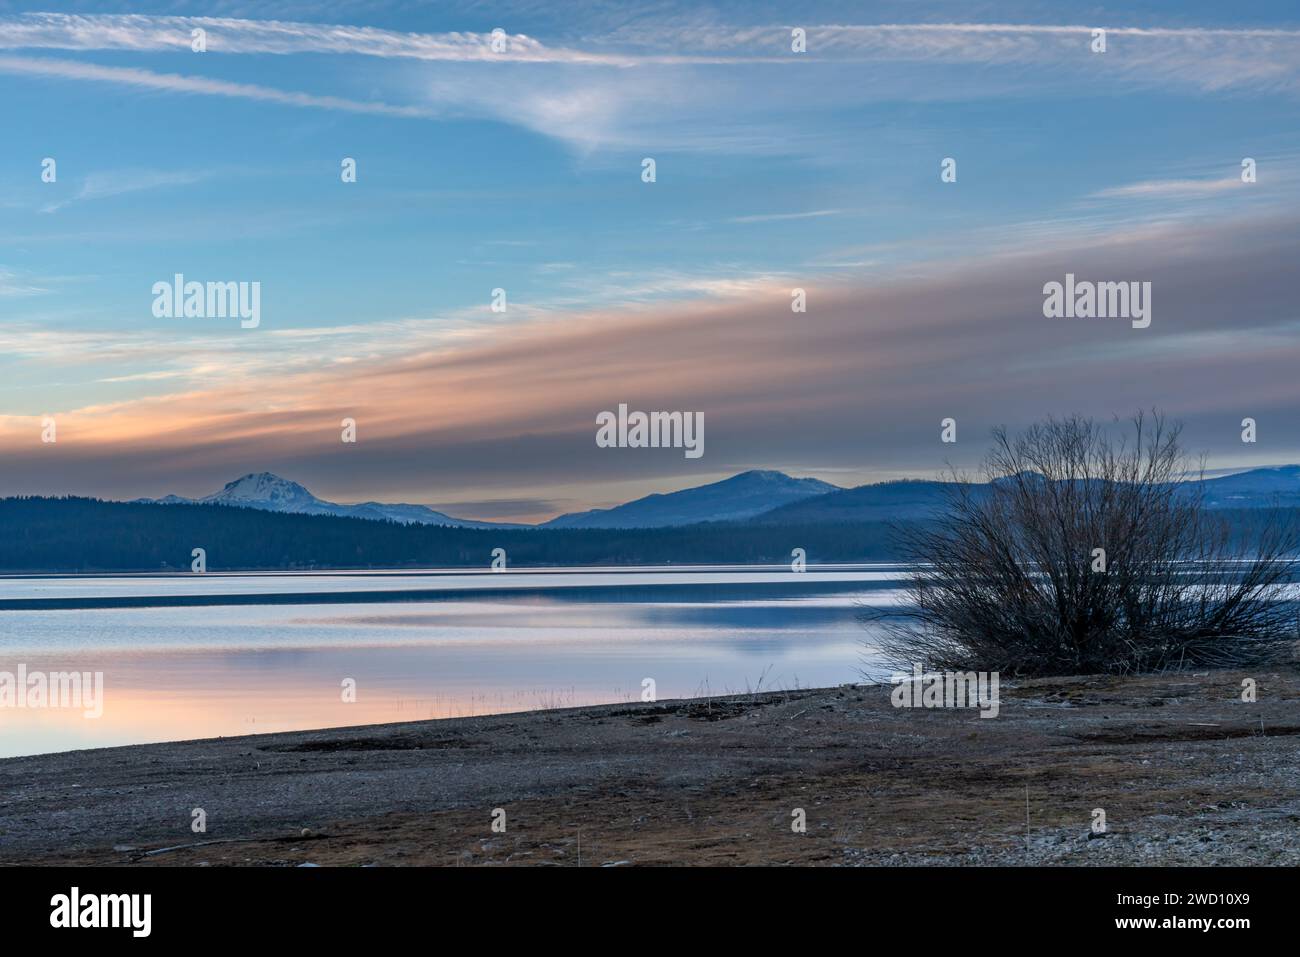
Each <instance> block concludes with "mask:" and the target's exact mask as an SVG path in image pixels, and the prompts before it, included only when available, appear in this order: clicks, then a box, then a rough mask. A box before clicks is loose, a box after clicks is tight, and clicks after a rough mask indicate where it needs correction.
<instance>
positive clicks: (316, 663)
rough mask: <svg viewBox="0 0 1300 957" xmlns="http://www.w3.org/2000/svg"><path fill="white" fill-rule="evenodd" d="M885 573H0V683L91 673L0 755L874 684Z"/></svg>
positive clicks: (8, 717)
mask: <svg viewBox="0 0 1300 957" xmlns="http://www.w3.org/2000/svg"><path fill="white" fill-rule="evenodd" d="M902 574H903V572H902V569H901V568H899V566H892V565H869V566H829V567H827V566H822V567H818V568H811V569H809V570H808V571H807V572H805V573H802V574H794V573H792V572H791V571H790V569H789V568H788V567H785V566H781V567H767V568H754V567H747V568H691V569H674V570H664V569H581V570H574V569H564V570H555V571H528V572H507V573H501V574H492V573H489V572H479V571H473V572H467V571H463V570H454V571H447V570H430V571H427V572H410V571H402V572H355V573H322V574H292V575H285V574H249V575H223V574H209V575H204V576H120V577H90V576H63V577H48V578H33V577H17V578H0V681H3V680H4V674H5V673H6V672H7V673H9V674H11V675H15V676H16V675H17V674H18V673H19V669H20V668H25V669H26V672H27V673H28V674H29V675H30V674H35V673H46V674H48V673H53V672H73V671H76V672H83V673H84V672H90V673H95V672H102V673H103V702H102V714H100V715H99V716H98V717H86V716H85V715H84V711H85V708H71V707H57V708H55V707H43V708H17V707H3V706H0V756H12V755H18V754H39V753H46V752H51V751H64V750H70V749H76V748H92V747H105V746H110V745H119V744H140V743H145V742H151V741H174V740H182V739H188V738H205V737H216V736H227V735H239V734H256V733H263V732H271V731H287V730H298V729H306V728H325V727H338V726H345V725H360V724H374V723H382V722H392V721H415V720H421V719H426V718H446V717H459V716H466V715H476V714H488V713H499V712H508V711H522V710H530V709H535V708H553V707H571V706H576V705H584V704H595V703H606V702H620V701H639V700H640V699H641V694H642V682H643V681H644V680H645V679H647V678H650V679H653V681H654V682H655V691H656V694H657V697H659V698H661V699H662V698H677V697H689V696H696V695H704V694H726V693H734V692H744V691H749V690H756V689H759V688H761V689H782V688H797V687H819V686H827V685H836V684H841V683H844V682H848V681H858V680H862V678H863V676H864V673H865V674H867V675H869V676H871V677H881V676H883V675H885V674H886V673H887V672H886V669H885V668H884V667H883V665H882V664H881V663H880V662H879V661H878V659H876V658H874V656H873V655H872V653H871V649H870V644H869V642H870V639H871V632H870V631H869V630H868V629H867V628H864V626H863V625H862V624H861V623H859V621H858V616H859V615H860V614H861V613H862V612H863V610H864V607H865V606H887V605H895V604H898V602H899V600H900V597H901V596H900V593H899V591H898V589H899V586H900V585H901V584H902ZM348 679H351V680H352V681H354V682H355V688H356V695H355V698H356V700H355V701H350V702H349V701H344V700H343V699H344V692H343V687H344V683H345V681H347V680H348ZM83 704H84V702H83Z"/></svg>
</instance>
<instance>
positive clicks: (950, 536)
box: [878, 413, 1297, 675]
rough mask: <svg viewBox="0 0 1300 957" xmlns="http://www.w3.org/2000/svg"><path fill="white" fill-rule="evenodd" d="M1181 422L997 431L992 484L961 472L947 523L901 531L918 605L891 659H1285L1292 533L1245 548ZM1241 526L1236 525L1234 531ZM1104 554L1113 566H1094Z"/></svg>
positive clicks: (1281, 518) (1104, 667) (1072, 422)
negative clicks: (1209, 505) (1191, 454)
mask: <svg viewBox="0 0 1300 957" xmlns="http://www.w3.org/2000/svg"><path fill="white" fill-rule="evenodd" d="M1180 431H1181V429H1180V426H1178V425H1176V424H1174V425H1169V424H1167V423H1166V421H1165V419H1164V417H1163V416H1161V415H1159V414H1158V413H1153V414H1151V415H1150V416H1147V415H1143V414H1138V415H1137V416H1135V417H1134V418H1133V419H1132V420H1131V428H1127V429H1123V430H1121V436H1120V437H1119V438H1118V439H1117V438H1115V437H1114V433H1113V431H1111V430H1108V429H1106V428H1103V427H1101V426H1099V425H1098V424H1096V423H1095V422H1094V421H1092V420H1090V419H1085V418H1081V417H1078V416H1072V417H1068V418H1065V419H1048V420H1047V421H1044V422H1041V423H1038V424H1036V425H1034V426H1032V427H1030V428H1029V429H1027V430H1026V431H1024V432H1023V433H1022V434H1020V435H1017V436H1014V437H1012V436H1009V435H1008V434H1007V432H1006V430H1005V429H997V430H995V431H994V433H993V440H994V441H993V448H992V450H991V451H990V452H989V454H988V457H987V459H986V460H985V464H984V472H985V477H986V479H987V481H988V484H986V485H976V484H973V483H972V482H970V481H969V480H965V479H963V478H961V477H960V476H958V475H955V474H954V475H953V479H954V482H953V485H952V494H951V499H950V501H949V502H948V508H947V510H946V514H943V515H942V516H941V517H940V518H939V519H938V520H937V521H935V522H933V523H926V524H919V525H912V526H908V527H904V528H900V529H898V534H899V536H900V541H901V545H902V548H903V552H904V554H905V557H906V558H907V560H908V561H909V562H910V563H912V564H913V571H912V572H911V573H910V579H909V586H908V590H909V599H910V605H911V607H910V608H909V609H907V610H905V611H904V612H903V613H902V614H901V615H891V616H889V617H888V618H887V619H886V620H884V627H883V631H884V637H883V639H882V640H881V641H879V642H878V647H880V649H881V650H882V651H883V652H884V653H885V655H886V657H887V658H889V659H890V660H891V662H892V663H894V664H895V665H899V666H907V667H909V668H910V666H911V663H913V662H919V663H922V664H923V665H924V666H926V667H930V668H938V669H943V670H965V669H975V670H981V671H999V672H1002V673H1004V674H1011V675H1017V674H1018V675H1053V674H1055V675H1060V674H1095V673H1105V672H1111V673H1128V672H1138V671H1155V670H1163V669H1168V668H1178V667H1192V666H1200V667H1206V666H1209V667H1228V666H1246V665H1255V664H1261V663H1264V662H1269V661H1275V660H1278V659H1280V658H1285V657H1290V656H1291V655H1292V654H1293V653H1294V649H1295V643H1296V622H1295V618H1294V610H1293V607H1292V604H1291V602H1289V601H1279V600H1277V599H1278V594H1279V587H1278V586H1280V585H1282V584H1284V583H1285V582H1287V581H1288V580H1289V579H1290V576H1291V572H1292V570H1293V567H1294V565H1295V551H1296V546H1297V536H1296V532H1295V525H1294V523H1293V522H1292V521H1290V520H1289V519H1288V518H1287V516H1288V515H1289V514H1290V513H1289V512H1284V511H1283V510H1282V509H1271V510H1261V511H1262V514H1261V515H1260V516H1259V518H1258V520H1257V521H1255V522H1254V523H1253V524H1254V528H1253V530H1252V534H1251V535H1249V536H1247V538H1248V540H1242V538H1241V536H1240V534H1235V533H1234V530H1233V528H1232V527H1231V525H1230V524H1229V522H1228V521H1226V520H1225V519H1223V518H1221V517H1219V516H1216V515H1215V513H1213V512H1211V511H1209V510H1207V509H1206V508H1204V507H1203V501H1202V497H1203V493H1202V492H1201V491H1200V486H1199V485H1198V484H1197V483H1195V482H1187V481H1184V479H1185V478H1186V477H1187V475H1188V473H1189V469H1188V468H1187V461H1186V457H1185V456H1184V453H1183V451H1182V449H1181V446H1180V443H1179V435H1180ZM1238 531H1239V530H1238ZM1096 549H1104V551H1105V555H1104V570H1099V568H1100V567H1101V566H1100V563H1099V562H1098V559H1099V558H1100V557H1101V556H1100V553H1098V552H1095V550H1096Z"/></svg>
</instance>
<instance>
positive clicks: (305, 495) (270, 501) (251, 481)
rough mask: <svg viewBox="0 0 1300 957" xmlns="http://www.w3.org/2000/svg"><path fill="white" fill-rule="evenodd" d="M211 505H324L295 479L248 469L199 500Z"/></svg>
mask: <svg viewBox="0 0 1300 957" xmlns="http://www.w3.org/2000/svg"><path fill="white" fill-rule="evenodd" d="M199 501H201V502H207V503H210V504H214V505H249V506H253V505H260V506H262V507H264V508H272V509H274V510H275V511H277V512H295V511H300V510H301V508H302V507H304V506H311V505H324V504H326V503H324V502H322V501H321V500H320V499H318V498H317V497H316V496H315V495H312V494H311V492H309V491H307V489H306V488H304V487H303V486H301V485H299V484H298V483H297V482H291V481H289V480H288V479H283V478H280V476H278V475H275V474H274V473H272V472H251V473H249V474H248V475H245V476H243V477H241V478H237V479H235V480H234V481H233V482H227V483H226V486H225V488H223V489H222V490H221V491H220V492H215V493H213V494H212V495H206V496H204V497H203V498H201V499H199Z"/></svg>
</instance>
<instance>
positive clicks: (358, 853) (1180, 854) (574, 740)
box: [0, 667, 1300, 866]
mask: <svg viewBox="0 0 1300 957" xmlns="http://www.w3.org/2000/svg"><path fill="white" fill-rule="evenodd" d="M1244 677H1252V678H1254V679H1255V680H1256V681H1257V682H1258V686H1259V697H1258V701H1257V702H1255V703H1244V702H1242V701H1241V700H1240V688H1241V680H1242V678H1244ZM889 691H890V687H889V686H888V685H874V686H873V685H846V686H842V687H839V688H823V689H811V690H802V691H791V692H763V693H757V694H742V695H731V696H725V697H713V698H698V699H681V700H674V701H660V702H656V703H649V704H641V703H636V704H612V705H601V706H593V707H578V708H567V709H562V710H555V711H530V712H516V713H509V714H500V715H489V716H479V717H472V718H450V719H438V720H426V721H416V722H409V723H401V724H385V725H369V726H356V727H345V728H332V729H321V730H314V731H296V732H278V733H270V734H264V735H251V736H243V737H231V738H216V739H200V740H192V741H180V742H172V743H166V744H144V745H131V746H125V747H114V748H101V749H90V750H83V751H69V752H59V753H54V754H44V755H32V756H26V757H14V758H5V759H0V864H5V865H12V864H86V865H124V864H131V865H154V864H160V865H214V866H215V865H282V866H283V865H300V864H303V863H313V864H320V865H330V864H335V865H349V866H357V865H380V866H387V865H396V864H434V865H468V864H474V865H479V864H511V865H517V864H523V865H527V864H533V865H573V864H576V863H578V857H579V853H580V854H581V863H582V865H583V866H587V865H589V864H619V865H626V864H819V865H824V864H829V865H897V864H960V865H972V864H976V865H978V864H1011V865H1015V864H1064V865H1089V864H1107V865H1115V864H1119V865H1136V864H1148V865H1149V864H1157V865H1158V864H1173V865H1195V864H1239V865H1240V864H1262V865H1284V864H1290V865H1294V864H1297V863H1300V842H1297V841H1296V840H1295V839H1294V835H1295V833H1296V830H1295V829H1296V825H1297V822H1300V758H1298V757H1297V747H1296V744H1297V740H1298V739H1297V735H1300V711H1298V710H1297V705H1298V704H1300V671H1298V670H1297V669H1295V668H1294V667H1287V668H1276V669H1272V670H1270V671H1269V672H1268V673H1263V674H1261V673H1256V674H1250V675H1247V674H1244V673H1239V672H1237V671H1218V672H1208V673H1206V672H1200V673H1196V674H1187V673H1179V674H1167V675H1158V676H1142V677H1135V678H1117V677H1110V676H1096V677H1080V678H1057V679H1036V680H1025V681H1017V682H1010V681H1004V682H1003V684H1002V691H1001V698H1002V701H1001V708H1000V714H999V717H997V718H995V719H981V718H980V717H979V713H978V711H958V710H944V709H937V710H928V711H927V710H921V709H903V708H894V707H892V706H891V704H890V700H889ZM195 808H201V809H203V811H204V814H205V816H206V831H204V832H202V833H195V832H194V831H193V830H192V829H191V821H192V813H193V810H194V809H195ZM498 808H500V809H502V810H504V812H505V819H506V830H505V833H499V832H494V831H493V829H492V822H493V812H494V810H495V809H498ZM797 808H802V809H803V811H804V816H805V818H806V822H807V826H806V833H795V832H793V831H792V829H791V821H792V816H793V814H794V811H795V809H797ZM1097 808H1101V809H1103V810H1104V811H1105V816H1106V820H1107V830H1106V832H1105V833H1104V834H1100V835H1099V834H1096V833H1094V832H1093V830H1092V827H1091V824H1092V822H1093V820H1094V819H1095V810H1096V809H1097ZM1027 817H1028V820H1026V818H1027ZM579 847H581V851H579Z"/></svg>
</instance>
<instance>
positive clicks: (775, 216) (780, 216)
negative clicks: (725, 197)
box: [727, 209, 844, 223]
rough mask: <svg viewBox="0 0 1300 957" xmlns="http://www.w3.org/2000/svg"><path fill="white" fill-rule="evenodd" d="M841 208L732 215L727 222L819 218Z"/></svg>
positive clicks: (765, 221) (836, 214) (833, 214)
mask: <svg viewBox="0 0 1300 957" xmlns="http://www.w3.org/2000/svg"><path fill="white" fill-rule="evenodd" d="M842 212H844V210H842V209H813V210H809V211H808V212H806V213H763V214H759V215H757V216H733V217H732V218H731V219H728V220H727V222H729V223H777V222H781V221H783V220H787V219H819V218H821V217H822V216H838V215H839V214H840V213H842Z"/></svg>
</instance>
